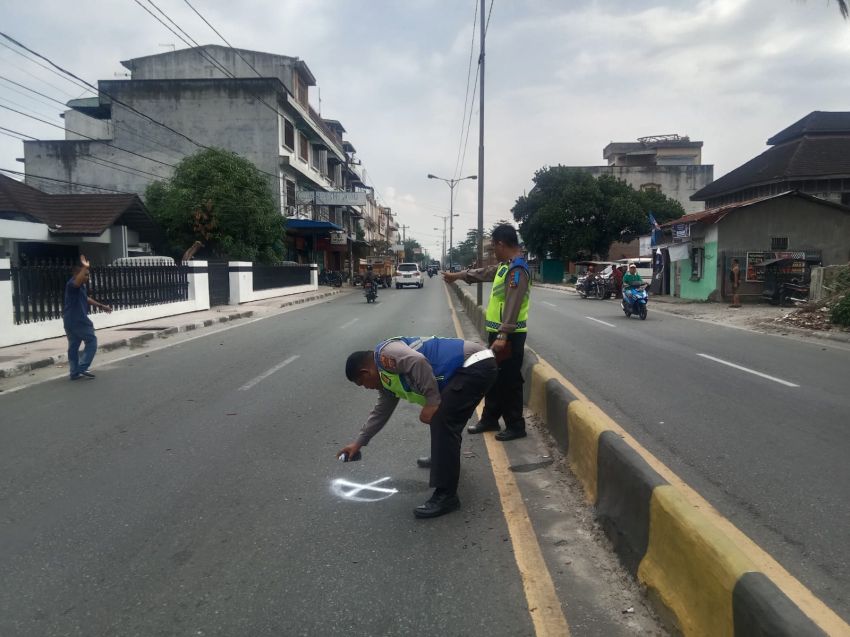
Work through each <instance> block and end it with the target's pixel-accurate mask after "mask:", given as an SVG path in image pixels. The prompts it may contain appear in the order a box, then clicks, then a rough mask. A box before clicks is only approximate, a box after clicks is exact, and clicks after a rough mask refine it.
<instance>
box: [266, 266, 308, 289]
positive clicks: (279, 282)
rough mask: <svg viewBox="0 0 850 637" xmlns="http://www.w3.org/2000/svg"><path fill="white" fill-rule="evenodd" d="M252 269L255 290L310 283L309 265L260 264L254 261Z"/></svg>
mask: <svg viewBox="0 0 850 637" xmlns="http://www.w3.org/2000/svg"><path fill="white" fill-rule="evenodd" d="M253 271H254V290H255V291H258V290H270V289H272V288H288V287H293V286H296V285H310V266H309V265H297V264H293V265H287V264H284V265H262V264H257V263H255V264H254V267H253Z"/></svg>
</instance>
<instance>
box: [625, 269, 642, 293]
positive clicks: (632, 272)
mask: <svg viewBox="0 0 850 637" xmlns="http://www.w3.org/2000/svg"><path fill="white" fill-rule="evenodd" d="M642 285H643V278H642V277H641V276H640V274H638V271H637V266H636V265H635V264H634V263H629V271H628V272H626V274H624V275H623V303H631V302H632V298H631V297H632V295H631V291H632V290H633V289H635V288H639V287H640V286H642Z"/></svg>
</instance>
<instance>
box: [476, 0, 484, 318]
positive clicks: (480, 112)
mask: <svg viewBox="0 0 850 637" xmlns="http://www.w3.org/2000/svg"><path fill="white" fill-rule="evenodd" d="M484 5H485V1H484V0H481V13H480V18H481V55H480V57H479V58H478V63H479V64H480V65H481V73H480V78H481V88H480V89H479V91H478V267H479V268H481V267H483V266H484V35H485V30H486V24H485V22H484ZM476 288H477V289H476V292H475V300H476V302H477V303H478V305H479V306H480V305H481V303H482V292H481V284H480V283H478V284H477V285H476Z"/></svg>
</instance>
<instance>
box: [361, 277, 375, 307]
mask: <svg viewBox="0 0 850 637" xmlns="http://www.w3.org/2000/svg"><path fill="white" fill-rule="evenodd" d="M363 295H364V296H365V297H366V302H367V303H374V302H375V299H377V298H378V291H377V290H376V289H375V284H374V283H373V282H372V281H366V282H365V283H364V284H363Z"/></svg>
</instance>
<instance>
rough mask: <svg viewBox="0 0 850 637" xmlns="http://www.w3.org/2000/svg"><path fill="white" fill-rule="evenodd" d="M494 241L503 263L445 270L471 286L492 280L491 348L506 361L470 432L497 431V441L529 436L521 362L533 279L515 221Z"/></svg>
mask: <svg viewBox="0 0 850 637" xmlns="http://www.w3.org/2000/svg"><path fill="white" fill-rule="evenodd" d="M490 239H491V241H492V242H493V252H494V253H495V255H496V258H497V259H499V261H500V263H499V264H498V265H493V266H488V267H483V268H479V269H476V270H466V271H465V272H457V273H447V272H444V273H443V278H445V280H446V281H457V280H459V279H460V280H463V281H466V282H467V283H469V284H472V283H483V282H487V281H492V282H493V289H492V290H491V292H490V300H489V302H488V304H487V315H486V319H485V321H486V329H487V340H488V342H489V344H490V348H491V349H492V350H493V352H494V353H495V355H496V359H497V360H499V361H501V362H500V364H499V376H498V378H497V380H496V383H495V384H494V385H493V387H492V388H490V391H488V392H487V395H486V396H485V398H484V413H483V415H482V417H481V420H480V421H479V422H478V423H477V424H475V425H471V426H469V427H468V428H467V431H468V432H469V433H471V434H480V433H483V432H485V431H498V432H499V433H497V434H496V440H500V441H502V442H506V441H508V440H515V439H517V438H524V437H525V435H526V432H525V418H524V417H523V415H522V406H523V402H522V386H523V383H524V380H523V377H522V361H523V357H524V355H525V339H526V337H527V335H528V306H529V296H530V292H531V277H530V275H529V270H528V263H526V261H525V259H524V258H523V256H522V250H521V249H520V247H519V238H518V237H517V233H516V229H515V228H514V227H513V226H512V225H510V224H502V225H500V226H497V227H496V228H495V229H494V230H493V233H492V235H491V236H490ZM500 417H501V418H502V419H504V421H505V430H504V431H500V427H499V418H500Z"/></svg>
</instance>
